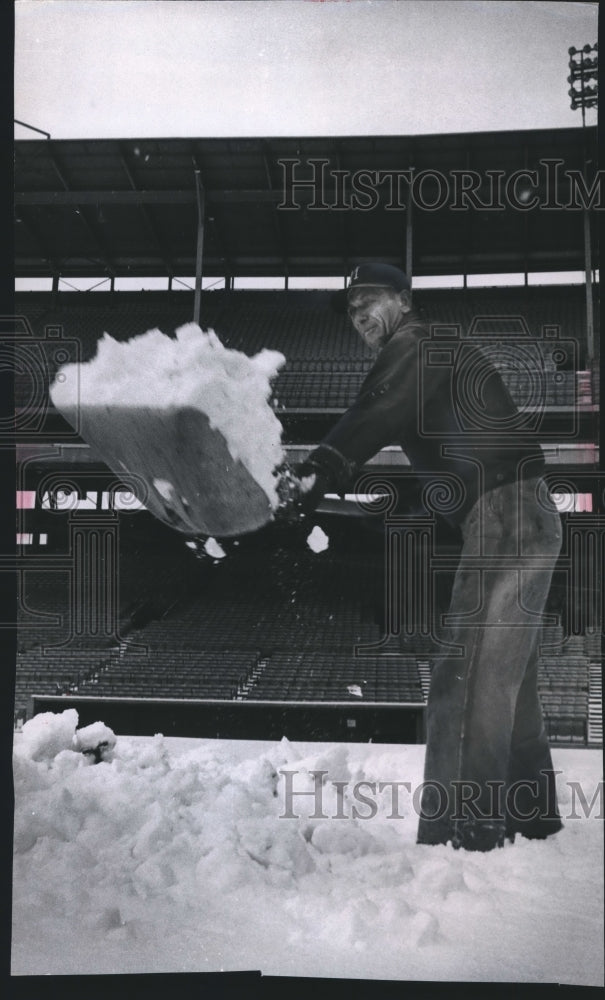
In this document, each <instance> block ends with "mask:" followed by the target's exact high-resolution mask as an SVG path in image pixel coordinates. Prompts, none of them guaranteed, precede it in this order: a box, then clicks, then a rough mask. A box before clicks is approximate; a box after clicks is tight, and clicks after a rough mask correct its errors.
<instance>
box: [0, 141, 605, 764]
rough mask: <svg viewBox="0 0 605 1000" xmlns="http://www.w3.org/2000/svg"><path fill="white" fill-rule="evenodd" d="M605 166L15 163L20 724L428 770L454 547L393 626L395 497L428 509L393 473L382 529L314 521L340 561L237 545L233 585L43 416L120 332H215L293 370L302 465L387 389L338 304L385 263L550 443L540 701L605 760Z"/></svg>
mask: <svg viewBox="0 0 605 1000" xmlns="http://www.w3.org/2000/svg"><path fill="white" fill-rule="evenodd" d="M596 162H597V157H596V130H595V129H591V128H584V129H575V128H574V129H557V130H537V131H528V132H494V133H472V134H457V135H428V136H414V137H383V138H380V137H378V138H368V137H364V138H361V137H349V138H326V139H321V138H313V139H304V138H300V139H295V138H287V139H284V138H271V139H266V140H260V139H232V140H228V139H199V140H189V139H187V140H185V139H182V140H181V139H166V140H158V139H153V140H150V139H141V140H138V141H135V140H124V141H117V140H94V141H91V140H77V141H75V140H74V141H72V140H69V141H68V140H51V139H48V140H34V141H31V140H28V141H21V142H17V143H16V160H15V163H16V170H15V173H16V194H15V245H16V275H17V291H16V296H15V302H16V309H15V316H14V317H13V319H12V320H8V319H5V320H3V321H2V324H3V326H2V333H3V339H4V340H5V341H6V342H8V343H10V344H11V345H13V347H14V351H15V354H14V356H15V359H16V360H15V396H16V418H15V426H16V438H17V458H18V484H17V507H18V527H17V531H18V537H17V541H18V555H17V560H16V566H17V571H18V576H19V581H20V600H19V625H18V651H17V667H16V684H15V720H16V723H18V722H19V721H22V720H23V719H25V718H27V717H29V716H31V714H32V713H34V712H39V711H48V710H55V711H56V710H59V709H61V708H66V707H72V706H74V707H77V709H78V712H79V714H80V720H81V724H83V725H85V724H87V723H88V722H93V721H95V720H97V719H98V718H103V720H104V721H105V722H106V723H107V724H108V725H110V726H112V727H113V728H114V729H115V730H116V731H117V732H124V733H126V732H127V733H131V734H137V733H141V734H144V733H154V732H156V731H158V730H161V731H162V732H164V733H165V734H166V735H177V734H182V735H191V736H211V737H214V736H220V737H227V738H238V737H240V738H259V739H280V738H281V737H282V736H284V735H285V736H287V737H288V738H290V739H302V740H312V739H321V740H337V741H342V740H355V741H365V740H373V741H374V742H404V743H409V742H422V741H423V739H424V715H425V713H424V709H425V705H426V699H427V693H428V684H429V678H430V669H431V663H432V660H433V659H434V657H435V656H436V655H438V652H439V648H440V644H439V628H440V626H439V622H440V616H441V614H442V612H443V611H444V610H445V609H446V607H447V600H448V595H449V588H450V586H451V581H452V578H453V574H454V571H455V566H456V554H457V551H458V550H459V539H458V538H457V536H456V534H455V533H454V532H453V531H449V530H448V529H447V527H446V526H445V524H444V523H435V524H433V525H432V526H430V527H429V529H426V526H425V530H424V533H423V532H422V531H420V530H419V531H418V533H417V535H416V536H415V544H416V549H415V552H416V555H415V559H416V560H417V565H418V566H419V570H418V572H419V573H420V577H419V578H420V579H423V580H425V581H429V583H428V585H427V587H426V589H427V593H428V596H427V607H426V608H425V609H423V610H422V614H421V616H420V617H421V618H422V620H421V621H420V620H419V621H415V620H414V621H410V620H409V619H405V618H404V621H403V623H402V622H400V621H399V619H398V616H397V615H396V614H394V612H393V609H392V608H391V605H390V602H389V599H388V595H387V593H386V588H387V581H386V580H385V572H384V567H385V551H386V549H385V539H386V544H387V545H388V539H389V537H390V534H389V533H390V532H391V531H395V530H398V527H397V524H395V523H393V524H390V523H389V518H388V514H386V515H384V514H382V513H381V509H382V508H381V507H380V488H387V489H388V486H389V484H392V485H394V487H395V488H396V489H397V490H398V491H399V493H400V494H401V493H403V494H405V493H406V492H407V491H409V493H410V495H411V494H412V493H413V492H414V489H415V488H416V485H417V484H416V483H415V481H414V480H413V477H412V476H411V475H410V472H409V465H408V462H407V459H406V457H405V455H404V454H402V453H401V451H400V450H399V449H395V448H389V449H384V450H383V451H381V452H380V454H379V455H377V456H375V458H373V459H372V460H371V462H370V463H368V466H367V469H366V470H365V472H367V480H365V481H366V482H367V492H368V495H369V496H374V500H373V501H368V502H366V503H365V506H364V505H363V504H361V503H360V502H359V501H358V500H357V501H356V499H355V498H354V497H348V498H346V499H344V500H339V499H337V498H330V497H327V498H326V499H325V500H324V502H323V503H322V504H321V505H320V507H319V509H318V511H317V515H316V518H315V519H314V522H313V523H317V524H318V525H320V526H321V527H322V528H323V530H324V531H325V532H326V534H327V535H328V538H329V546H328V548H327V549H326V550H325V551H323V552H319V553H318V552H313V551H311V549H310V548H309V546H308V545H307V543H306V537H305V533H306V534H308V530H309V526H307V528H306V529H305V532H302V531H301V530H299V529H298V528H293V527H291V526H288V525H283V524H278V523H275V524H270V525H268V526H267V527H266V528H263V529H261V530H260V531H258V532H256V533H254V534H252V535H246V536H242V537H241V538H239V539H235V540H233V539H231V540H229V541H225V540H220V541H221V544H223V546H224V549H225V551H226V557H225V558H221V559H218V558H213V557H212V556H210V555H207V554H206V553H205V552H204V551H203V550H200V548H199V547H198V550H197V551H194V549H193V548H192V547H188V546H187V545H186V544H185V539H184V538H183V536H181V535H179V534H178V533H176V532H174V531H172V530H171V529H169V528H168V527H165V526H164V525H163V524H161V523H160V522H159V521H157V520H155V519H154V518H153V517H152V516H151V515H150V514H149V513H148V512H147V511H146V510H145V509H144V506H143V504H142V503H141V501H140V500H139V498H138V497H137V494H136V488H135V486H134V485H133V482H132V481H131V480H130V479H129V477H128V476H127V475H124V476H123V477H119V478H117V477H116V475H115V474H114V473H112V472H111V471H110V470H109V469H108V468H107V467H106V466H105V465H104V463H103V462H102V460H101V459H100V457H99V456H98V455H96V454H95V452H94V449H93V448H91V447H90V446H89V445H88V444H87V443H86V442H84V441H83V440H82V439H81V438H80V437H79V436H78V434H77V432H75V431H74V430H73V429H72V428H71V426H69V425H68V424H67V423H66V422H65V420H64V419H63V418H62V417H61V415H60V414H59V413H58V412H57V411H56V410H55V409H54V408H53V406H52V403H51V402H50V400H49V396H48V388H49V385H50V384H51V382H52V380H53V379H54V376H55V374H56V373H57V371H58V369H59V368H60V367H61V365H63V364H65V363H66V362H68V361H78V360H79V361H88V360H90V359H91V358H92V357H94V355H95V352H96V345H97V342H98V340H99V338H100V337H101V336H102V335H103V333H104V332H107V333H109V334H111V336H113V337H114V338H116V339H117V340H120V341H126V340H128V339H130V338H132V337H133V336H136V335H139V334H142V333H144V332H145V331H147V330H149V329H153V328H156V327H157V328H159V329H161V330H162V331H163V332H164V333H167V334H173V333H174V331H175V330H176V329H177V328H178V327H179V326H181V325H183V324H184V323H187V322H190V321H191V320H192V319H194V318H195V319H198V318H199V322H200V324H201V325H202V326H203V327H205V328H209V327H210V328H212V329H214V330H215V331H216V333H217V334H218V336H219V337H220V339H221V341H222V343H223V344H224V345H225V346H227V347H229V348H234V349H237V350H240V351H243V352H245V353H247V354H249V355H252V354H254V353H256V352H257V351H259V350H261V349H262V348H265V347H267V348H272V349H276V350H279V351H281V352H282V353H283V354H284V355H285V357H286V364H285V366H284V367H283V368H282V370H281V372H280V373H279V375H278V376H277V378H276V380H275V382H274V387H273V398H272V405H273V407H274V410H275V412H276V414H277V415H278V417H279V419H280V421H281V423H282V425H283V428H284V434H283V440H284V443H285V450H286V454H287V457H288V460H289V461H291V462H292V463H296V462H298V461H300V460H302V459H304V458H305V457H306V456H307V455H308V453H309V452H310V451H311V450H312V449H313V447H314V446H315V445H316V444H317V443H318V441H319V440H320V439H321V438H322V436H323V435H324V434H325V433H326V431H327V430H328V429H329V427H330V426H331V424H332V423H333V421H334V420H335V419H336V417H337V416H338V415H339V414H341V413H342V412H344V411H345V410H346V408H347V407H348V406H349V405H350V404H351V403H352V402H353V400H354V398H355V396H356V393H357V391H358V389H359V386H360V384H361V381H362V380H363V378H364V375H365V374H366V373H367V371H368V370H369V368H370V366H371V356H370V353H369V351H368V349H367V348H366V347H365V346H364V345H363V343H362V342H361V340H360V338H359V337H358V336H357V335H356V334H355V332H354V331H353V330H352V328H351V326H350V324H349V322H348V320H347V317H346V316H345V315H344V314H343V312H342V310H340V309H339V308H338V303H337V297H336V296H335V294H334V293H335V291H337V290H338V289H339V288H340V289H342V288H343V287H344V286H345V282H346V277H347V275H348V274H349V273H350V271H351V269H352V268H354V267H355V266H356V265H357V264H358V263H361V262H363V261H366V260H381V261H386V262H389V263H392V264H396V265H397V266H400V267H403V268H404V269H406V270H407V272H408V274H410V275H411V276H412V287H413V295H414V305H415V306H416V307H417V308H418V309H419V310H420V312H421V314H422V315H423V316H424V317H425V318H426V320H427V322H428V323H430V324H431V331H432V335H433V336H434V338H435V340H436V342H437V343H438V344H439V345H440V346H443V344H444V343H451V342H453V340H452V338H454V339H455V338H456V337H461V336H462V337H465V336H468V337H474V338H475V339H476V341H477V342H479V344H480V346H481V347H482V349H483V350H485V351H486V352H488V353H490V355H491V356H492V358H493V359H494V361H495V362H496V364H497V365H498V367H499V369H500V371H501V373H502V376H503V378H504V381H505V382H506V384H507V386H508V388H509V391H510V393H511V396H512V397H513V399H514V401H515V402H516V404H517V406H518V408H519V410H520V411H523V412H525V413H527V415H528V418H531V419H532V420H533V421H534V425H533V426H535V430H536V432H537V433H538V434H539V436H540V441H541V444H542V447H543V450H544V453H545V457H546V478H547V481H548V484H549V488H550V490H551V494H552V495H553V497H554V498H555V500H556V502H557V504H558V506H559V509H560V511H561V515H562V518H563V521H564V544H563V549H562V552H561V556H560V558H559V562H558V565H557V568H556V570H555V573H554V576H553V584H552V588H551V594H550V598H549V602H548V606H547V614H546V616H545V619H544V624H543V628H542V634H541V644H540V668H539V671H540V672H539V677H540V682H539V684H540V696H541V699H542V705H543V709H544V714H545V719H546V724H547V727H548V732H549V736H550V739H551V741H552V742H553V743H557V744H562V745H569V746H597V745H600V744H601V742H602V719H601V680H600V678H601V673H600V648H601V633H602V590H601V576H600V574H601V565H602V562H603V552H604V551H605V550H604V546H603V503H604V496H603V486H602V479H600V478H599V464H598V463H599V455H598V430H597V429H598V415H599V377H598V372H599V369H598V361H599V351H598V337H596V336H595V330H598V308H597V307H598V295H597V291H598V260H597V256H596V247H597V240H596V238H595V233H594V229H595V225H594V216H595V212H594V209H595V202H596V201H597V198H598V194H599V192H598V186H597V185H596V183H595V182H594V176H593V175H590V174H589V173H587V164H591V163H592V164H593V167H594V164H595V163H596ZM362 174H363V175H364V184H365V186H364V187H362V186H360V182H359V178H360V175H362ZM599 176H600V175H599ZM368 178H369V179H368ZM419 178H420V180H419ZM511 178H514V181H511ZM597 179H598V178H597ZM364 199H365V200H364ZM597 207H598V206H597ZM600 207H602V205H601V206H600ZM194 276H195V277H194ZM448 338H449V340H448ZM385 484H386V485H385ZM376 491H377V492H376ZM404 571H405V567H402V572H404ZM395 619H397V620H395ZM101 706H102V707H101Z"/></svg>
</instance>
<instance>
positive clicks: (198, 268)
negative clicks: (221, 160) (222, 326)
mask: <svg viewBox="0 0 605 1000" xmlns="http://www.w3.org/2000/svg"><path fill="white" fill-rule="evenodd" d="M195 193H196V198H197V249H196V253H195V297H194V302H193V322H194V323H197V325H198V326H199V325H200V307H201V301H202V260H203V256H204V215H205V203H204V187H203V184H202V177H201V173H200V170H199V169H198V168H196V170H195Z"/></svg>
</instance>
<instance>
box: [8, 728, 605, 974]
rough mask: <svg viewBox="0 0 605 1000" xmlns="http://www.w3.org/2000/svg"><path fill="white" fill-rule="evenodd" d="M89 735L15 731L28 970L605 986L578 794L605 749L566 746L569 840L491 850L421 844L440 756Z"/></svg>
mask: <svg viewBox="0 0 605 1000" xmlns="http://www.w3.org/2000/svg"><path fill="white" fill-rule="evenodd" d="M76 725H77V716H76V713H75V712H74V711H73V710H72V711H71V712H65V713H63V714H62V715H54V716H53V715H47V716H39V717H37V718H36V719H34V720H32V722H31V723H28V724H27V725H26V727H25V729H24V732H23V734H18V735H17V736H16V739H15V761H14V775H15V795H16V815H15V868H14V902H13V914H14V916H13V919H14V932H13V957H12V971H13V974H15V975H28V974H36V975H40V974H44V973H50V974H75V973H80V974H85V973H88V974H90V973H120V972H123V973H137V972H182V971H189V972H191V971H196V972H203V971H216V970H221V969H222V970H230V971H234V970H244V969H247V970H251V969H260V970H262V972H263V973H264V974H266V975H272V976H303V977H304V976H313V977H316V976H320V977H344V978H359V979H373V978H374V979H404V980H410V979H412V980H414V979H415V980H433V981H435V980H471V981H483V982H489V981H495V982H496V981H499V982H502V981H509V982H511V981H515V982H528V983H534V982H560V983H572V984H585V985H601V984H602V982H603V944H602V917H603V900H602V885H603V872H602V822H600V821H599V819H597V816H598V815H600V810H599V808H598V807H597V805H596V804H594V805H593V808H592V815H590V810H588V811H589V816H588V817H584V810H583V808H582V806H581V801H580V798H579V796H578V794H577V789H578V786H579V787H581V790H582V792H583V794H584V795H585V796H586V798H587V800H588V802H589V803H590V800H591V799H592V797H593V795H594V793H595V789H596V788H597V786H598V783H599V781H600V779H601V754H600V752H599V751H596V750H594V751H592V750H556V749H555V751H554V754H553V756H554V763H555V767H556V768H557V769H559V770H561V771H562V774H560V775H559V776H558V779H557V781H558V787H559V794H560V805H561V809H562V813H563V816H564V819H565V828H564V830H563V831H562V832H561V833H560V834H558V835H557V836H555V837H553V838H550V839H549V840H547V841H545V842H536V841H527V840H523V839H518V840H517V842H516V843H515V844H514V845H510V844H507V846H506V847H504V848H502V849H500V850H496V851H493V852H491V853H489V854H476V853H466V852H464V851H454V850H453V849H452V848H451V847H444V846H438V847H429V846H418V845H416V844H415V835H416V816H415V813H414V808H413V792H414V789H415V788H417V786H418V785H419V784H420V782H421V780H422V762H423V755H424V748H423V747H422V746H385V745H368V744H345V745H342V744H341V745H338V744H318V743H308V744H300V743H297V744H291V743H288V742H287V741H285V740H284V741H282V742H281V743H261V742H256V741H255V742H244V741H222V740H192V739H191V740H189V739H173V738H164V737H162V736H155V737H153V738H142V737H137V738H134V737H118V738H117V742H116V744H115V747H112V739H111V736H112V734H111V732H110V731H107V730H105V729H104V727H103V726H99V725H96V726H95V727H92V728H91V727H89V728H88V730H80V731H79V736H78V740H77V742H76V743H72V740H73V736H74V731H75V729H76ZM28 727H29V728H28ZM100 742H106V744H107V746H106V747H105V748H104V750H102V751H101V752H100V753H101V754H102V755H104V756H105V757H106V759H104V760H103V759H102V760H101V762H100V763H98V764H96V765H95V764H94V763H93V762H94V755H93V754H92V753H90V752H89V753H86V750H91V749H92V748H94V746H95V745H98V743H100ZM83 751H84V752H83ZM286 771H287V772H290V774H289V775H286V774H284V773H280V772H286ZM310 771H325V772H327V774H326V775H325V776H324V783H323V785H320V784H319V779H318V778H317V779H316V778H315V777H313V776H312V775H310V774H309V773H308V772H310ZM361 781H367V782H370V783H375V784H374V785H372V784H370V785H363V786H359V784H358V783H359V782H361ZM397 781H399V782H402V781H405V782H409V784H410V791H408V790H407V789H406V788H405V787H404V786H400V794H399V802H398V803H394V802H393V785H392V784H389V783H391V782H397ZM288 782H289V783H290V785H289V788H290V791H291V792H292V795H291V797H290V799H288V794H287V792H288V785H287V783H288ZM338 782H341V783H342V784H340V785H335V784H333V783H338ZM379 782H383V783H384V784H383V785H382V786H380V787H381V788H382V791H379V785H378V783H379ZM573 782H577V783H578V785H576V786H575V788H573V787H572V783H573ZM313 789H315V790H316V794H313V795H307V796H301V795H298V794H296V793H298V792H301V791H305V790H306V791H312V790H313ZM364 798H365V799H366V802H365V803H364V801H363V799H364ZM314 812H315V813H316V817H315V818H313V816H312V814H313V813H314ZM355 812H356V814H357V815H356V817H355V816H354V813H355ZM322 813H323V814H324V815H325V816H326V818H321V815H320V814H322ZM572 813H575V814H576V816H577V817H582V818H569V817H570V815H571V814H572ZM285 814H286V815H287V814H290V815H291V814H295V817H296V818H284V815H285ZM337 815H340V816H341V817H343V818H339V819H338V818H334V817H335V816H337ZM363 817H368V818H363ZM401 817H403V818H401Z"/></svg>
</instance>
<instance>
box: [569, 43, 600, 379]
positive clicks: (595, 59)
mask: <svg viewBox="0 0 605 1000" xmlns="http://www.w3.org/2000/svg"><path fill="white" fill-rule="evenodd" d="M569 70H570V73H569V76H568V77H567V82H568V83H569V84H570V89H569V91H568V93H569V96H570V98H571V110H572V111H576V110H577V109H578V108H581V109H582V128H584V126H585V125H586V108H596V106H597V103H598V99H599V77H598V72H599V46H598V45H585V46H584V48H582V49H576V48H574V47H573V45H572V47H571V48H570V49H569ZM584 176H585V178H586V180H588V161H587V157H586V142H584ZM584 273H585V275H586V353H587V359H586V363H587V365H591V364H592V362H593V360H594V321H593V307H592V249H591V237H590V213H589V210H588V208H585V209H584Z"/></svg>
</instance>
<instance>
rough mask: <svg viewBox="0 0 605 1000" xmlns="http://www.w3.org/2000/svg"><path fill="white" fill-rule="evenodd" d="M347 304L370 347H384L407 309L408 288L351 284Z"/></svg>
mask: <svg viewBox="0 0 605 1000" xmlns="http://www.w3.org/2000/svg"><path fill="white" fill-rule="evenodd" d="M347 307H348V313H349V318H350V320H351V322H352V324H353V326H354V327H355V329H356V330H357V333H358V334H359V335H360V337H361V338H362V339H363V340H364V341H365V343H366V344H367V345H368V347H371V348H372V349H373V350H380V348H382V347H384V345H385V344H386V342H387V340H389V338H390V337H391V335H392V334H393V333H394V332H395V330H396V329H397V327H398V326H399V324H400V323H401V320H402V318H403V316H404V314H405V313H406V312H409V309H410V305H409V297H408V295H407V292H400V293H398V292H396V291H395V290H394V289H392V288H379V287H374V286H371V287H368V288H352V289H351V291H350V292H349V294H348V296H347Z"/></svg>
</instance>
